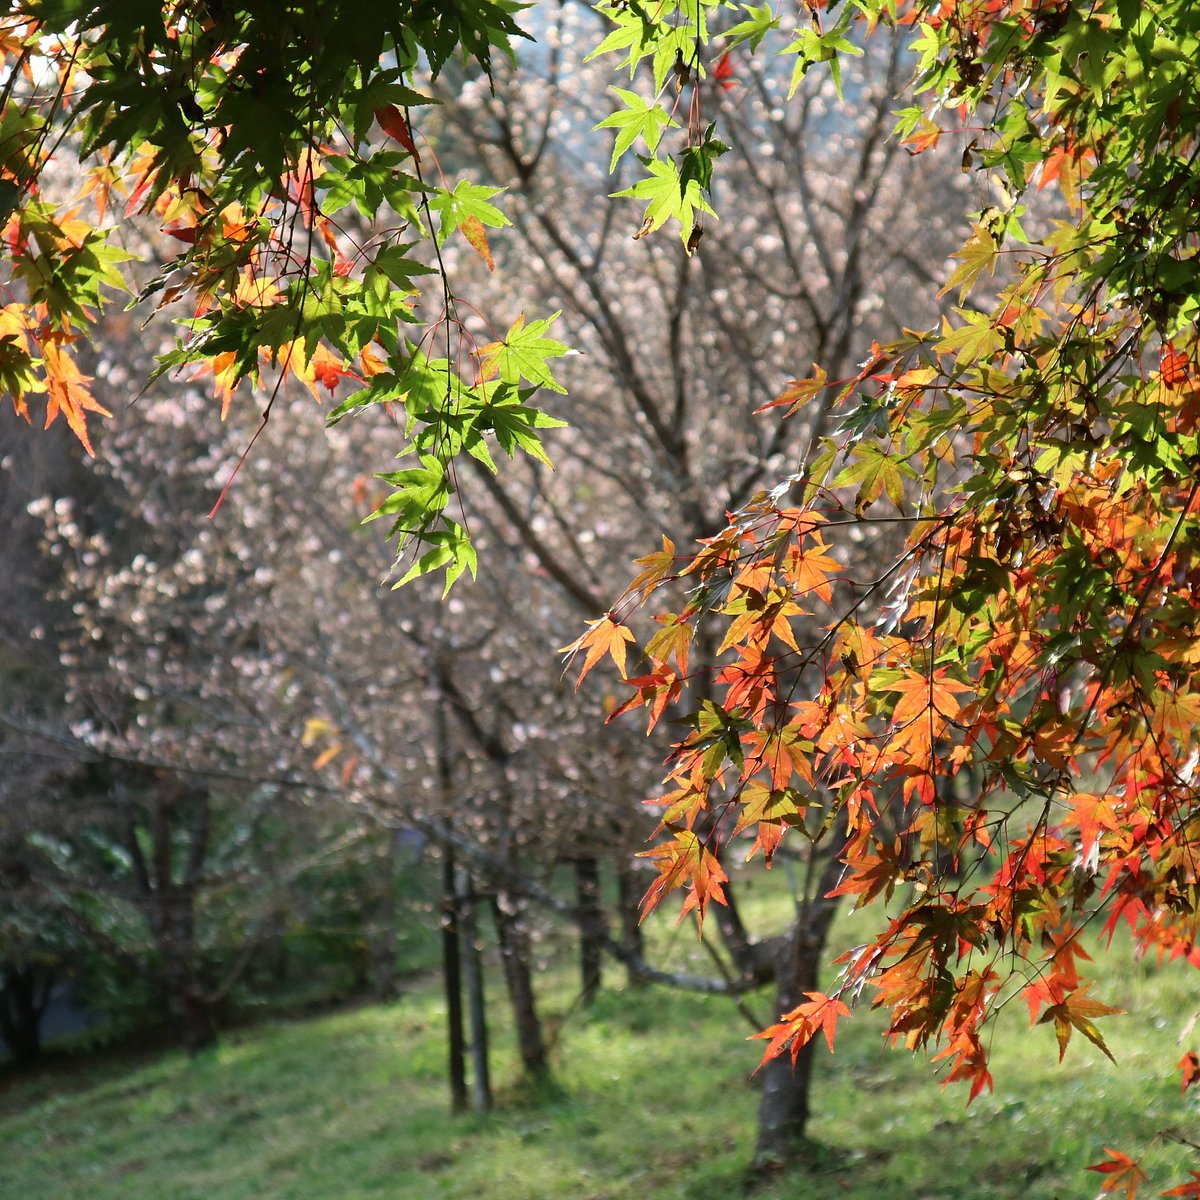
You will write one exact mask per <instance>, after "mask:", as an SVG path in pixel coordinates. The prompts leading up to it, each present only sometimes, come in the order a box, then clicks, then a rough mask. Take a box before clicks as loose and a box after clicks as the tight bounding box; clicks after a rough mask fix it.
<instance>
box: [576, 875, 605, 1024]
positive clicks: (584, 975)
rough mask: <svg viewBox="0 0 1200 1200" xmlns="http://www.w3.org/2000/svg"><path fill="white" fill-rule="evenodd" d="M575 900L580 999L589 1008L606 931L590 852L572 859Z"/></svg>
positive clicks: (597, 985)
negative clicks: (576, 908) (577, 921)
mask: <svg viewBox="0 0 1200 1200" xmlns="http://www.w3.org/2000/svg"><path fill="white" fill-rule="evenodd" d="M575 902H576V905H577V907H578V911H579V971H580V1000H581V1002H582V1004H583V1007H584V1008H591V1006H592V1004H593V1003H595V1000H596V996H597V995H598V994H599V992H600V983H601V972H602V971H603V967H604V950H603V948H602V946H601V941H600V939H601V938H603V937H604V934H605V932H606V930H605V928H604V925H605V921H604V908H603V906H602V905H601V903H600V866H599V864H598V863H597V862H596V859H595V858H594V857H593V856H592V855H586V856H584V857H581V858H577V859H575Z"/></svg>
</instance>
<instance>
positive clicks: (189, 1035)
mask: <svg viewBox="0 0 1200 1200" xmlns="http://www.w3.org/2000/svg"><path fill="white" fill-rule="evenodd" d="M171 1016H172V1017H173V1018H174V1021H175V1024H176V1027H177V1029H178V1030H179V1033H180V1035H181V1036H182V1039H183V1047H184V1049H185V1050H186V1051H187V1052H188V1054H189V1055H191V1056H192V1057H193V1058H194V1057H195V1056H196V1055H197V1054H201V1053H203V1052H204V1051H205V1050H210V1049H211V1048H212V1047H213V1046H215V1045H216V1044H217V1025H216V1022H215V1021H214V1020H213V1010H212V1005H211V1004H210V1003H209V1001H208V998H207V997H206V996H205V995H203V994H202V993H201V992H200V990H199V989H198V988H196V987H192V986H188V987H186V988H185V989H184V991H183V992H182V994H179V995H177V996H174V997H172V1000H171Z"/></svg>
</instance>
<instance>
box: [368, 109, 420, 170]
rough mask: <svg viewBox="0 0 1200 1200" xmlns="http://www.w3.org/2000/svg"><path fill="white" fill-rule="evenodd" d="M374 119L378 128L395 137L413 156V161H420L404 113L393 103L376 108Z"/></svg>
mask: <svg viewBox="0 0 1200 1200" xmlns="http://www.w3.org/2000/svg"><path fill="white" fill-rule="evenodd" d="M375 120H376V121H378V122H379V128H380V129H382V130H383V132H384V133H386V134H387V135H388V136H389V137H393V138H395V139H396V141H398V142H399V143H400V145H402V146H403V147H404V148H405V150H407V151H408V152H409V154H411V155H412V156H413V159H414V161H415V162H417V163H420V161H421V156H420V155H419V154H418V153H417V144H416V142H414V141H413V135H412V130H411V129H410V128H409V125H408V121H407V119H406V118H405V116H404V114H403V113H402V112H401V111H400V110H399V109H398V108H397V107H396V106H395V105H394V104H389V105H387V106H386V107H384V108H377V109H376V110H375Z"/></svg>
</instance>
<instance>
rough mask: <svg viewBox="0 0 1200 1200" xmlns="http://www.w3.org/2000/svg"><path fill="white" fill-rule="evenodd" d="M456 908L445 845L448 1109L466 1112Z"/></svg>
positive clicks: (451, 867) (451, 857) (450, 857)
mask: <svg viewBox="0 0 1200 1200" xmlns="http://www.w3.org/2000/svg"><path fill="white" fill-rule="evenodd" d="M458 910H459V904H458V887H457V883H456V880H455V867H454V855H453V853H452V852H451V851H450V850H449V849H446V850H444V851H443V852H442V980H443V982H444V984H445V989H446V1026H447V1029H446V1033H447V1042H448V1044H449V1050H448V1053H449V1063H448V1066H449V1072H450V1111H451V1112H456V1113H460V1112H466V1110H467V1105H468V1101H467V1063H466V1041H465V1039H464V1037H463V1004H462V970H461V961H462V960H461V949H460V938H459V911H458Z"/></svg>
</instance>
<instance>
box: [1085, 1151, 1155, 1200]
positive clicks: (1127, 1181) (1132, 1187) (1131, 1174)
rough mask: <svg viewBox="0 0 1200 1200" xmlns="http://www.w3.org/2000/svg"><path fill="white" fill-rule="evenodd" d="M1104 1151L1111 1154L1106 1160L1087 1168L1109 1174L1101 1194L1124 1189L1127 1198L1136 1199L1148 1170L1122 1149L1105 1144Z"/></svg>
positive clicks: (1129, 1199) (1102, 1186)
mask: <svg viewBox="0 0 1200 1200" xmlns="http://www.w3.org/2000/svg"><path fill="white" fill-rule="evenodd" d="M1104 1153H1105V1154H1107V1155H1108V1156H1109V1157H1108V1158H1107V1159H1106V1160H1105V1161H1104V1162H1100V1163H1093V1164H1092V1165H1091V1166H1090V1167H1088V1168H1087V1169H1088V1170H1089V1171H1095V1172H1097V1173H1098V1174H1100V1175H1107V1176H1108V1178H1107V1179H1106V1180H1105V1181H1104V1183H1103V1184H1102V1185H1101V1186H1100V1192H1101V1194H1104V1193H1106V1192H1111V1193H1116V1192H1119V1191H1121V1190H1122V1189H1123V1190H1124V1192H1125V1200H1134V1197H1135V1196H1136V1195H1137V1190H1138V1188H1139V1187H1140V1186H1141V1185H1142V1184H1143V1183H1145V1181H1146V1172H1145V1171H1143V1170H1142V1168H1141V1167H1139V1166H1138V1164H1137V1161H1136V1160H1135V1159H1132V1158H1130V1157H1129V1155H1128V1154H1122V1153H1121V1151H1120V1150H1114V1149H1113V1148H1112V1147H1111V1146H1105V1147H1104Z"/></svg>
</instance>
